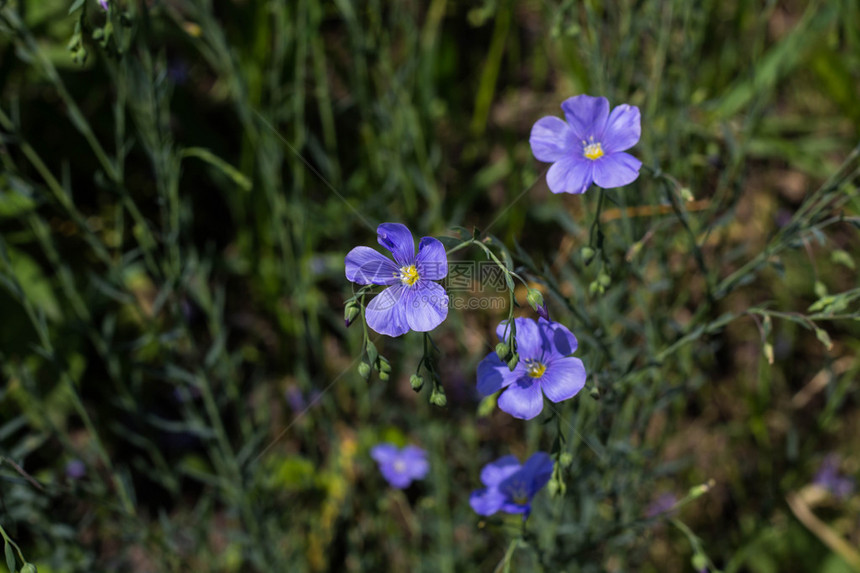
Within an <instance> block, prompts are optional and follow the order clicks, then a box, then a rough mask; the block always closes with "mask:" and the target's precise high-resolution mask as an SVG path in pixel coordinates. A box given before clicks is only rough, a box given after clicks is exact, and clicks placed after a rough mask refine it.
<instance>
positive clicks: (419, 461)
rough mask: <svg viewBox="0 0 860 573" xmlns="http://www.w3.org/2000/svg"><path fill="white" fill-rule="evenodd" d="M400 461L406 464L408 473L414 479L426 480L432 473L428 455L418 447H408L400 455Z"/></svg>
mask: <svg viewBox="0 0 860 573" xmlns="http://www.w3.org/2000/svg"><path fill="white" fill-rule="evenodd" d="M400 459H402V460H403V461H404V463H406V468H407V473H408V474H409V476H410V477H411V478H412V479H424V477H425V476H426V475H427V472H429V471H430V463H429V462H428V461H427V453H426V452H425V451H424V450H422V449H421V448H419V447H417V446H406V447H405V448H403V451H402V452H401V454H400Z"/></svg>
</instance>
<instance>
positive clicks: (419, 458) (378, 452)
mask: <svg viewBox="0 0 860 573" xmlns="http://www.w3.org/2000/svg"><path fill="white" fill-rule="evenodd" d="M370 457H372V458H373V459H374V460H376V463H377V464H379V471H380V472H382V477H384V478H385V481H387V482H388V483H390V484H391V485H392V486H394V487H396V488H398V489H404V488H407V487H409V484H411V483H412V480H418V479H424V476H426V475H427V472H428V471H430V464H429V463H428V462H427V452H425V451H424V450H422V449H421V448H419V447H417V446H406V447H405V448H403V449H402V450H401V449H398V448H397V446H395V445H394V444H378V445H376V446H374V447H373V448H372V449H371V450H370Z"/></svg>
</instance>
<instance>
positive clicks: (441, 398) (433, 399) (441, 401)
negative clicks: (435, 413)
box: [430, 386, 448, 408]
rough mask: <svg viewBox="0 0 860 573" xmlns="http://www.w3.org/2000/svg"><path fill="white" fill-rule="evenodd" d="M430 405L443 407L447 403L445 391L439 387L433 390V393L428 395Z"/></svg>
mask: <svg viewBox="0 0 860 573" xmlns="http://www.w3.org/2000/svg"><path fill="white" fill-rule="evenodd" d="M430 403H431V404H434V405H436V406H439V407H440V408H442V407H444V406H445V404H447V403H448V398H447V397H446V396H445V391H444V390H443V389H442V388H441V387H440V386H437V387H435V388H433V392H431V393H430Z"/></svg>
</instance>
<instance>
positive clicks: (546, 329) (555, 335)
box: [538, 319, 578, 356]
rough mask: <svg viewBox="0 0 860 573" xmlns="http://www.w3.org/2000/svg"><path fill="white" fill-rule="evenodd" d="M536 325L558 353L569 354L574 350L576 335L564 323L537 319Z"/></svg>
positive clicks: (561, 354)
mask: <svg viewBox="0 0 860 573" xmlns="http://www.w3.org/2000/svg"><path fill="white" fill-rule="evenodd" d="M538 327H539V328H540V329H541V331H542V332H543V334H544V336H545V337H546V338H547V340H548V341H549V343H550V344H551V345H552V346H553V347H554V348H555V351H556V352H557V353H558V355H560V356H569V355H570V354H573V353H574V352H575V351H576V347H577V345H578V343H577V341H576V337H575V336H574V335H573V333H572V332H571V331H570V330H568V328H567V327H566V326H565V325H563V324H560V323H558V322H553V321H551V320H545V319H541V320H538Z"/></svg>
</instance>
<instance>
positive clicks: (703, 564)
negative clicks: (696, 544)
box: [691, 553, 708, 572]
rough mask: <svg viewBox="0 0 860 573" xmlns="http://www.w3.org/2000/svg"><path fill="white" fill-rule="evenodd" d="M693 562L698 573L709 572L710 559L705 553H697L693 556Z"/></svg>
mask: <svg viewBox="0 0 860 573" xmlns="http://www.w3.org/2000/svg"><path fill="white" fill-rule="evenodd" d="M691 562H692V564H693V568H694V569H695V570H696V571H698V572H701V571H707V570H708V558H707V557H705V555H704V554H703V553H696V554H695V555H693V559H692V560H691Z"/></svg>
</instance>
